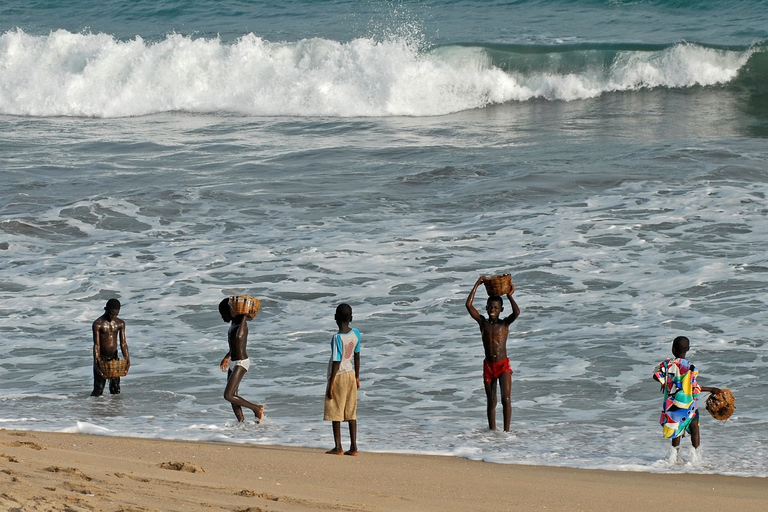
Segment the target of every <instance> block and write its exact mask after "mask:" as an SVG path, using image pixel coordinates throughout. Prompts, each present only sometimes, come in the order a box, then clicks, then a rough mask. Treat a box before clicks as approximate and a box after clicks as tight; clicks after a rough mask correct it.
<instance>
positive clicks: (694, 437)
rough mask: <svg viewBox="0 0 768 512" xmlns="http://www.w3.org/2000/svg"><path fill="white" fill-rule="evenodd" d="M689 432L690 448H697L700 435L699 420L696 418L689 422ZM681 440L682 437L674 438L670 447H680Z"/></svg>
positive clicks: (699, 442)
mask: <svg viewBox="0 0 768 512" xmlns="http://www.w3.org/2000/svg"><path fill="white" fill-rule="evenodd" d="M689 429H690V431H691V446H693V447H694V448H698V447H699V444H701V433H700V432H699V419H698V418H696V419H695V420H693V421H692V422H691V425H690V427H689ZM682 438H683V436H680V437H676V438H674V439H673V440H672V446H674V447H675V448H677V447H678V446H680V440H681V439H682Z"/></svg>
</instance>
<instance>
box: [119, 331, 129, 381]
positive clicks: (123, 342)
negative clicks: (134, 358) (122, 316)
mask: <svg viewBox="0 0 768 512" xmlns="http://www.w3.org/2000/svg"><path fill="white" fill-rule="evenodd" d="M118 334H119V335H120V350H121V351H122V352H123V359H125V369H126V370H130V369H131V356H130V355H129V354H128V342H127V341H126V339H125V322H122V323H121V324H120V331H119V332H118Z"/></svg>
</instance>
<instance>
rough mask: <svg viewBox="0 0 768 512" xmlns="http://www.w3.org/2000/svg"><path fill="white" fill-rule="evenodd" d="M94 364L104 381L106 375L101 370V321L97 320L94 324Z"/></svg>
mask: <svg viewBox="0 0 768 512" xmlns="http://www.w3.org/2000/svg"><path fill="white" fill-rule="evenodd" d="M92 329H93V363H94V366H95V367H96V372H97V373H98V374H99V377H101V378H102V379H103V378H104V374H103V373H101V368H99V362H100V361H101V343H100V340H99V336H100V334H99V321H98V320H96V321H95V322H93V327H92Z"/></svg>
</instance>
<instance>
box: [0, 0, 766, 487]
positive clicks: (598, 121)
mask: <svg viewBox="0 0 768 512" xmlns="http://www.w3.org/2000/svg"><path fill="white" fill-rule="evenodd" d="M767 18H768V4H766V3H765V2H738V3H721V2H695V3H689V2H632V3H629V2H576V1H574V2H554V1H549V2H547V1H540V2H281V3H262V2H212V1H208V2H132V3H125V2H106V3H101V4H99V5H93V4H91V3H82V5H78V4H77V3H75V4H72V3H69V4H67V5H66V6H64V5H63V4H59V3H56V2H31V3H30V2H10V3H8V2H6V3H4V4H3V5H2V6H0V70H2V73H0V172H2V176H3V180H2V181H0V215H1V216H0V233H2V238H0V262H2V265H0V312H1V313H2V314H0V340H1V342H0V426H3V427H7V428H22V429H31V430H66V431H81V432H91V433H102V434H106V435H135V436H144V437H147V436H148V437H162V438H184V439H213V440H225V441H232V442H243V443H272V444H286V445H302V446H318V447H326V446H328V445H329V443H330V437H331V436H330V427H329V426H328V425H327V424H324V423H323V422H322V420H321V418H322V394H323V390H324V378H325V368H326V362H327V357H328V354H327V348H328V347H327V345H328V343H327V342H328V339H329V336H330V334H331V333H332V332H333V330H334V328H335V325H334V323H333V310H334V308H335V305H336V304H337V303H339V302H342V301H346V302H349V303H351V304H352V306H353V308H354V316H355V322H354V325H355V327H357V328H358V329H360V331H361V332H362V334H363V370H362V379H361V380H362V387H361V396H360V422H359V436H360V440H359V441H360V447H361V449H362V450H363V451H403V452H415V453H440V454H451V455H456V456H462V457H469V458H473V459H481V460H487V461H494V462H500V463H525V464H550V465H561V466H572V467H593V468H594V467H597V468H606V469H617V470H624V469H633V470H640V471H654V472H678V471H688V472H716V473H725V474H737V475H753V476H765V475H766V474H768V469H767V467H766V462H765V461H766V457H765V450H766V444H768V438H766V434H765V432H766V431H768V430H766V423H768V413H766V410H765V406H764V396H765V394H766V391H768V390H766V386H765V384H764V383H765V379H766V378H768V372H767V371H766V362H767V361H766V358H767V357H768V354H767V352H766V345H765V341H764V339H763V335H762V333H763V330H764V329H763V327H764V324H765V322H764V315H765V313H764V312H765V310H766V305H767V304H766V294H765V292H764V290H765V289H766V281H767V279H766V269H768V262H767V261H766V256H765V254H766V242H765V241H766V239H768V237H767V236H766V235H768V233H766V230H767V228H768V222H766V208H765V206H764V204H765V197H766V193H768V190H767V189H768V179H767V178H768V176H767V175H766V161H768V152H767V151H766V144H765V137H766V135H767V134H768V125H767V124H766V120H767V119H768V108H767V107H766V105H767V103H766V99H767V98H768V94H767V91H766V83H768V82H767V81H766V78H768V74H767V70H768V67H767V66H766V64H767V62H766V46H765V44H766V43H765V41H766V40H768V34H767V33H768V24H766V21H767ZM496 272H511V273H512V275H513V279H514V281H515V283H516V287H517V291H516V298H517V301H518V303H519V304H520V307H521V308H522V314H521V316H520V318H519V319H518V321H516V322H515V324H514V325H513V329H512V332H511V335H510V340H509V352H510V355H511V357H512V367H513V369H514V372H515V373H514V376H513V404H514V413H513V432H512V433H511V434H502V433H490V432H488V431H487V430H486V422H485V397H484V393H483V388H482V380H481V367H482V347H481V344H480V339H479V336H478V334H477V332H476V326H475V325H474V323H473V321H472V320H471V318H470V317H469V316H468V315H467V313H466V310H465V308H464V300H465V299H466V295H467V293H468V292H469V290H470V288H471V286H472V284H473V283H474V282H475V280H476V279H477V276H478V275H480V274H491V273H496ZM224 289H238V290H242V291H244V292H248V293H251V294H253V295H256V296H257V297H259V298H261V299H262V300H263V308H262V310H261V312H260V313H259V316H258V317H257V319H256V321H254V322H253V323H252V325H251V338H250V341H249V355H250V356H251V358H252V360H254V366H253V367H252V368H251V371H250V372H249V373H248V375H247V376H246V378H245V380H244V382H243V385H242V386H241V393H242V394H243V396H245V397H246V398H249V399H252V400H254V401H258V402H260V403H265V404H266V407H267V420H266V421H265V422H264V424H262V425H255V424H253V423H249V424H247V425H244V426H241V425H236V424H235V423H234V422H233V420H234V417H233V416H232V413H231V410H230V408H229V406H228V404H226V402H224V400H223V399H222V398H221V396H222V393H223V387H224V375H223V374H221V372H219V370H218V362H219V360H220V359H221V357H222V356H223V353H224V352H225V349H226V347H225V338H224V336H225V329H226V326H225V325H224V324H223V323H222V322H221V320H220V318H219V317H218V315H217V313H216V305H217V303H218V301H219V300H220V299H221V298H222V297H223V295H222V290H224ZM479 295H480V296H479V297H478V304H477V305H478V306H480V305H481V303H480V301H481V300H482V297H483V293H482V292H481V293H480V294H479ZM112 296H116V297H118V298H120V300H121V301H122V302H123V304H124V307H123V310H122V312H121V317H122V318H124V319H125V321H126V323H127V325H128V331H127V334H128V342H129V345H130V347H131V354H132V359H133V366H132V369H131V373H130V374H129V376H128V377H126V378H125V379H124V382H123V394H122V395H120V396H119V397H109V396H106V397H102V398H100V399H92V398H90V397H88V394H89V393H90V387H91V369H90V350H91V337H90V324H91V322H92V321H93V320H94V319H95V318H96V317H98V316H99V315H100V314H101V311H102V308H103V305H104V302H105V301H106V299H108V298H110V297H112ZM680 334H684V335H687V336H689V337H690V338H691V340H692V352H691V353H690V359H691V360H692V361H693V362H694V363H696V364H697V366H698V367H699V368H700V369H701V381H702V383H703V384H704V385H714V386H720V387H729V388H731V389H732V390H733V391H734V394H735V395H736V397H737V412H736V414H735V415H734V417H733V418H732V419H731V420H729V421H728V422H725V423H718V422H715V421H714V420H713V419H712V418H710V417H709V416H707V415H706V413H705V417H704V418H703V420H702V439H703V441H702V446H703V450H704V463H703V464H695V463H691V462H690V461H689V459H690V457H689V456H688V455H687V454H685V453H684V461H683V463H681V464H679V465H670V464H668V463H667V462H666V461H665V450H666V447H667V445H668V441H665V440H663V439H661V428H660V427H659V426H658V423H657V421H658V415H659V409H660V401H661V395H660V394H659V393H658V386H657V385H656V383H654V382H653V381H652V380H651V373H652V370H653V367H654V366H655V365H656V364H657V363H658V362H659V361H661V360H663V359H664V358H666V357H667V356H668V355H669V353H670V346H671V340H672V339H673V338H674V337H675V336H677V335H680ZM687 443H688V441H687V440H686V441H684V444H685V445H687Z"/></svg>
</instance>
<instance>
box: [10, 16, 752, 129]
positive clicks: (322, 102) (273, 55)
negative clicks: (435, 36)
mask: <svg viewBox="0 0 768 512" xmlns="http://www.w3.org/2000/svg"><path fill="white" fill-rule="evenodd" d="M553 51H557V49H556V48H553ZM751 53H752V52H751V51H749V50H746V51H729V50H721V49H712V48H706V47H702V46H697V45H693V44H678V45H674V46H671V47H669V48H666V49H660V50H655V51H629V50H627V51H622V52H618V54H617V57H616V58H615V60H614V61H613V62H612V63H611V64H610V65H609V67H608V68H607V69H605V68H604V66H603V64H602V62H600V63H595V64H594V65H593V66H591V67H587V68H585V69H583V70H582V71H580V72H560V71H557V70H547V69H541V70H536V69H534V70H530V71H527V72H519V71H510V72H504V71H502V70H501V69H500V68H498V67H496V66H494V65H493V63H492V61H491V59H490V58H489V56H488V54H487V52H486V50H485V49H483V48H482V47H463V46H449V47H443V48H437V49H434V50H429V51H424V50H422V43H421V42H417V43H414V42H412V41H410V40H409V39H408V38H394V39H390V40H383V41H379V40H374V39H369V38H358V39H353V40H351V41H348V42H343V43H342V42H338V41H332V40H327V39H318V38H313V39H304V40H300V41H297V42H270V41H267V40H264V39H262V38H260V37H258V36H257V35H254V34H247V35H244V36H242V37H241V38H239V39H238V40H236V41H235V42H233V43H223V42H222V41H221V40H219V39H206V38H192V37H189V36H183V35H179V34H172V35H168V36H167V37H166V38H165V39H163V40H160V41H157V42H148V41H144V40H143V39H142V38H141V37H139V36H136V37H135V38H134V39H131V40H118V39H115V38H114V37H112V36H110V35H107V34H87V33H71V32H68V31H66V30H56V31H53V32H51V33H50V34H49V35H47V36H33V35H28V34H26V33H25V32H24V31H22V30H20V29H17V30H14V31H8V32H5V33H4V34H2V35H0V69H3V70H4V72H3V73H2V75H0V113H3V114H12V115H24V116H44V117H50V116H85V117H106V118H110V117H121V116H141V115H146V114H153V113H159V112H172V111H186V112H198V113H200V112H219V113H220V112H230V113H237V114H247V115H262V116H340V117H355V116H434V115H443V114H447V113H451V112H459V111H464V110H469V109H474V108H481V107H486V106H489V105H493V104H502V103H507V102H518V101H527V100H530V99H533V98H546V99H549V100H578V99H586V98H593V97H596V96H600V95H602V94H605V93H609V92H615V91H628V90H637V89H642V88H654V87H665V88H678V87H691V86H695V85H704V86H706V85H716V84H725V83H728V82H730V81H731V80H733V79H734V78H735V77H736V75H737V73H738V71H739V70H740V69H741V68H742V67H744V65H745V64H746V62H747V60H748V59H749V57H750V55H751Z"/></svg>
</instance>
